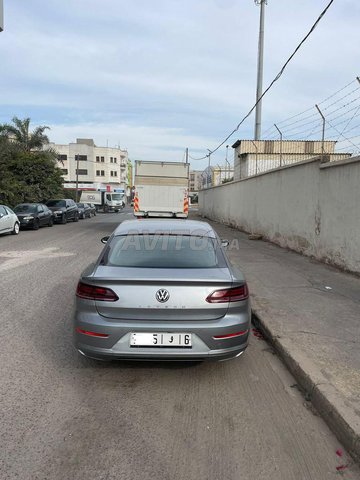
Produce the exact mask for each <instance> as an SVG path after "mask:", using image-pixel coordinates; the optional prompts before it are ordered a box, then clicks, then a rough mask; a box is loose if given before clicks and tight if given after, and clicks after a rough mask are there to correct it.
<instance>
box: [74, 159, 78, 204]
mask: <svg viewBox="0 0 360 480" xmlns="http://www.w3.org/2000/svg"><path fill="white" fill-rule="evenodd" d="M75 160H76V193H75V202H77V201H78V192H79V154H77V155H75Z"/></svg>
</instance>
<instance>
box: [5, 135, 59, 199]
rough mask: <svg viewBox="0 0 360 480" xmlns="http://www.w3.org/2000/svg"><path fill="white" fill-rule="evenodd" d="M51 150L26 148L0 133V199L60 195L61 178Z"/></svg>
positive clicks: (54, 154)
mask: <svg viewBox="0 0 360 480" xmlns="http://www.w3.org/2000/svg"><path fill="white" fill-rule="evenodd" d="M61 173H62V172H61V170H60V169H59V168H58V167H57V164H56V153H55V152H54V151H52V150H50V151H49V150H45V151H31V152H29V151H26V150H24V149H23V148H22V146H21V145H20V144H19V143H18V142H16V141H15V142H14V141H12V140H9V139H8V138H7V136H1V135H0V203H4V204H6V205H9V206H15V205H16V204H18V203H22V202H44V201H46V200H48V199H49V198H51V197H58V196H60V197H61V196H63V178H62V176H61Z"/></svg>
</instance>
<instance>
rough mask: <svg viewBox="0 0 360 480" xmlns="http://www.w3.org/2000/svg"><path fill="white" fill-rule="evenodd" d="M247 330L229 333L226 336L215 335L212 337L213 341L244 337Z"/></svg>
mask: <svg viewBox="0 0 360 480" xmlns="http://www.w3.org/2000/svg"><path fill="white" fill-rule="evenodd" d="M248 331H249V330H242V331H241V332H236V333H229V334H227V335H216V336H215V337H213V339H214V340H224V339H226V338H234V337H241V335H246V334H247V333H248Z"/></svg>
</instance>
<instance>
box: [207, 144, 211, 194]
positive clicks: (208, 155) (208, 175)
mask: <svg viewBox="0 0 360 480" xmlns="http://www.w3.org/2000/svg"><path fill="white" fill-rule="evenodd" d="M207 151H208V152H209V153H208V154H207V157H209V166H208V174H207V175H206V186H207V187H208V186H209V184H210V185H211V182H209V178H211V177H210V174H211V171H210V165H211V159H210V157H211V150H209V149H208V148H207Z"/></svg>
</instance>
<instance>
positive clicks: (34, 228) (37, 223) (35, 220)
mask: <svg viewBox="0 0 360 480" xmlns="http://www.w3.org/2000/svg"><path fill="white" fill-rule="evenodd" d="M39 227H40V220H39V219H38V218H35V219H34V225H33V230H39Z"/></svg>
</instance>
